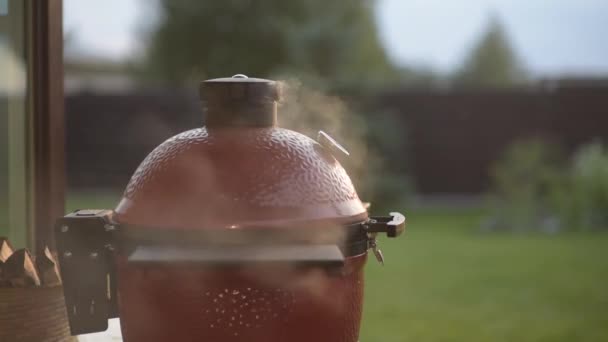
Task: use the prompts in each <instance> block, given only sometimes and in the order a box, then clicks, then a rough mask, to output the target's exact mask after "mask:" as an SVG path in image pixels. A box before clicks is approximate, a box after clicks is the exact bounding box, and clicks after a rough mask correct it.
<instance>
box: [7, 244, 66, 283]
mask: <svg viewBox="0 0 608 342" xmlns="http://www.w3.org/2000/svg"><path fill="white" fill-rule="evenodd" d="M59 285H61V278H60V276H59V269H58V267H57V262H56V261H55V258H54V257H53V255H52V254H51V252H50V251H49V249H48V248H45V249H44V252H43V253H42V254H41V255H37V256H35V257H34V256H32V255H31V254H30V252H29V251H28V250H27V249H25V248H22V249H18V250H14V249H13V247H12V246H11V244H10V242H9V241H8V240H7V239H6V238H3V237H0V287H33V286H45V287H52V286H59Z"/></svg>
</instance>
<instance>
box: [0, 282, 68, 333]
mask: <svg viewBox="0 0 608 342" xmlns="http://www.w3.org/2000/svg"><path fill="white" fill-rule="evenodd" d="M0 341H2V342H13V341H15V342H64V341H65V342H75V341H77V340H76V338H75V337H72V336H70V327H69V325H68V320H67V315H66V309H65V303H64V300H63V289H62V287H61V286H55V287H33V288H0Z"/></svg>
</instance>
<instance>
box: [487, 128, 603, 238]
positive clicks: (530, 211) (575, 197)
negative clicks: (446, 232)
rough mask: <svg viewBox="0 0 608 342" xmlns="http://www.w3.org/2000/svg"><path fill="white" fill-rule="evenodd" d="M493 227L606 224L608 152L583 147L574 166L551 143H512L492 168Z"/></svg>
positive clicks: (590, 227) (576, 227)
mask: <svg viewBox="0 0 608 342" xmlns="http://www.w3.org/2000/svg"><path fill="white" fill-rule="evenodd" d="M492 184H493V187H492V192H491V194H490V201H491V208H492V218H491V219H490V220H489V221H488V222H489V223H488V224H487V225H486V227H487V228H490V229H495V230H496V229H507V230H541V231H547V232H555V231H557V230H563V229H568V230H599V229H608V151H606V150H605V148H604V147H603V146H602V145H601V144H600V143H592V144H588V145H585V146H583V147H582V148H580V149H579V150H578V151H576V153H575V154H574V156H573V158H572V160H571V163H570V165H568V164H564V163H563V162H562V159H561V158H560V157H559V153H557V152H556V149H555V148H554V147H552V146H551V145H548V144H546V143H543V142H541V141H538V140H534V141H523V142H517V143H514V144H513V145H512V146H511V147H510V148H509V149H508V150H507V152H506V154H505V156H504V157H503V158H502V159H501V160H500V161H499V162H498V163H497V164H496V165H495V167H494V168H493V169H492Z"/></svg>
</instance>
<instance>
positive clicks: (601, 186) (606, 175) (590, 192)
mask: <svg viewBox="0 0 608 342" xmlns="http://www.w3.org/2000/svg"><path fill="white" fill-rule="evenodd" d="M568 190H569V191H567V193H568V194H569V196H568V197H565V200H564V201H563V202H562V203H563V204H565V205H562V210H561V211H560V213H561V214H562V217H563V218H564V221H565V222H567V223H568V224H570V225H576V226H577V227H579V228H582V229H608V151H606V149H605V148H603V146H602V145H601V144H600V143H593V144H589V145H586V146H583V147H582V148H581V149H580V150H579V151H578V152H577V153H576V155H575V156H574V165H573V167H572V171H571V176H570V184H569V188H568Z"/></svg>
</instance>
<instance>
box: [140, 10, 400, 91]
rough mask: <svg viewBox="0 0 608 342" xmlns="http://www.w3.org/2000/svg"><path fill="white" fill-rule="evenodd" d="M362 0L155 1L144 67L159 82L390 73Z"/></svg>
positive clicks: (356, 77)
mask: <svg viewBox="0 0 608 342" xmlns="http://www.w3.org/2000/svg"><path fill="white" fill-rule="evenodd" d="M373 5H374V1H370V0H355V1H351V0H339V1H321V0H292V1H283V0H261V1H251V0H224V1H198V0H159V9H160V13H161V16H160V19H159V21H158V22H157V23H156V25H155V26H154V27H151V28H150V32H149V33H150V36H149V48H148V71H149V72H151V73H154V74H155V76H156V77H159V78H161V79H163V80H169V81H175V82H183V81H185V80H189V79H196V80H199V79H204V78H212V77H225V76H226V75H232V74H235V73H245V74H248V75H252V76H257V77H272V76H273V75H276V74H284V73H290V74H292V75H307V74H311V75H313V76H314V77H319V78H322V79H324V80H331V81H333V82H343V83H348V82H354V81H357V80H373V79H380V78H384V77H392V72H393V66H392V65H391V63H390V61H389V59H388V57H387V55H386V53H385V51H384V49H383V47H382V45H381V42H380V40H379V38H378V33H377V29H376V25H375V19H374V13H373Z"/></svg>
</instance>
